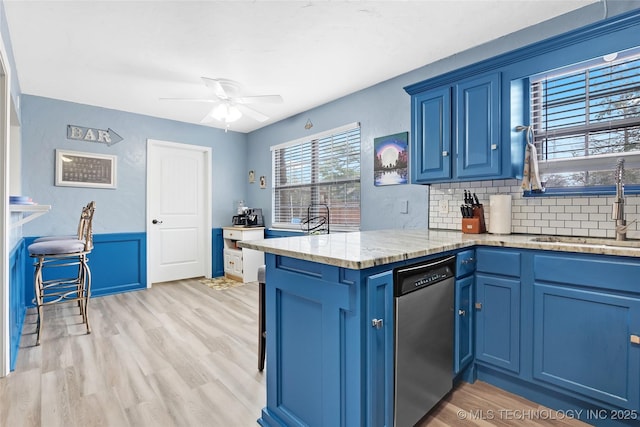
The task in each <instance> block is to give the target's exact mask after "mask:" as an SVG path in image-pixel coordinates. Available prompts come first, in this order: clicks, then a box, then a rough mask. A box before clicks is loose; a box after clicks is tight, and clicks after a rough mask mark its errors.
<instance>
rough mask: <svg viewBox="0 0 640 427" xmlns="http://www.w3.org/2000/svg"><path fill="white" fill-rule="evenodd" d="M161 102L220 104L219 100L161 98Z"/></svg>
mask: <svg viewBox="0 0 640 427" xmlns="http://www.w3.org/2000/svg"><path fill="white" fill-rule="evenodd" d="M160 101H191V102H207V103H212V102H220V101H219V100H217V99H211V98H160Z"/></svg>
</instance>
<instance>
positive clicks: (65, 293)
mask: <svg viewBox="0 0 640 427" xmlns="http://www.w3.org/2000/svg"><path fill="white" fill-rule="evenodd" d="M73 265H77V266H78V272H77V275H76V277H72V278H65V279H50V280H44V278H43V269H44V268H45V267H47V268H48V267H67V266H73ZM33 282H34V291H35V299H34V302H35V304H36V309H37V313H38V322H37V326H36V345H40V337H41V334H42V322H43V319H44V306H45V305H50V304H55V303H58V302H67V301H76V302H77V303H78V308H79V309H80V316H82V323H84V324H85V325H86V327H87V334H90V333H91V326H90V325H89V316H88V309H89V298H90V296H91V270H90V269H89V264H88V259H87V256H86V254H80V255H77V258H76V259H69V258H63V257H61V258H55V257H47V256H38V257H37V259H36V261H35V271H34V278H33Z"/></svg>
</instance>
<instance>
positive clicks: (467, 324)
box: [453, 276, 475, 374]
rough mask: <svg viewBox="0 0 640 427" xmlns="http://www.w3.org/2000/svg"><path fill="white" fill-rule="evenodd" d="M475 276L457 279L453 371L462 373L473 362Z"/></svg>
mask: <svg viewBox="0 0 640 427" xmlns="http://www.w3.org/2000/svg"><path fill="white" fill-rule="evenodd" d="M474 282H475V279H474V277H473V276H469V277H465V278H464V279H458V280H456V288H455V298H454V301H455V306H454V313H453V314H454V319H455V320H454V333H455V336H454V341H453V343H454V353H453V354H454V359H453V372H454V373H455V374H458V373H460V372H461V371H462V370H464V369H465V368H466V367H467V366H469V365H470V364H471V362H473V327H474V322H473V296H474V293H473V290H474Z"/></svg>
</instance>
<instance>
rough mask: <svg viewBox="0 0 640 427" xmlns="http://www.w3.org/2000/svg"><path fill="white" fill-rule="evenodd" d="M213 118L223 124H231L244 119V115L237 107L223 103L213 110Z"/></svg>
mask: <svg viewBox="0 0 640 427" xmlns="http://www.w3.org/2000/svg"><path fill="white" fill-rule="evenodd" d="M211 117H213V118H214V119H216V120H219V121H221V122H225V123H231V122H235V121H236V120H238V119H239V118H240V117H242V113H241V112H240V110H238V107H236V106H235V105H229V104H227V103H223V104H220V105H218V106H217V107H216V108H214V109H213V111H212V112H211Z"/></svg>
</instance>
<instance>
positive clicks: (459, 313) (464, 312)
mask: <svg viewBox="0 0 640 427" xmlns="http://www.w3.org/2000/svg"><path fill="white" fill-rule="evenodd" d="M465 314H467V312H466V311H464V310H458V315H460V316H464V315H465Z"/></svg>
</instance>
